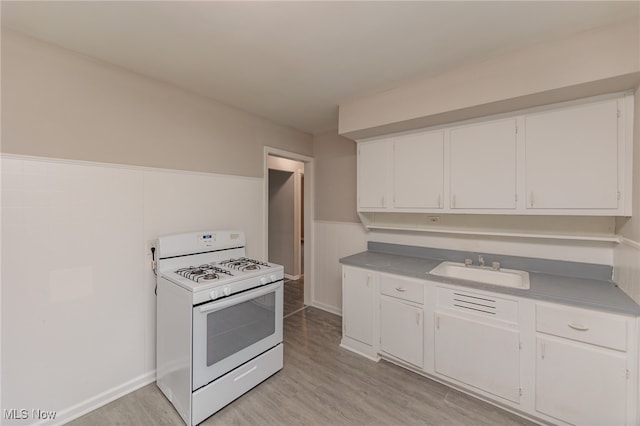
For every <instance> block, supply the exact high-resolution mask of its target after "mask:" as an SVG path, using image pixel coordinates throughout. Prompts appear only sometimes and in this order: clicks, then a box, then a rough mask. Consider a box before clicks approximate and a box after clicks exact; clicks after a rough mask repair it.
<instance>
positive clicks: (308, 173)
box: [262, 146, 315, 306]
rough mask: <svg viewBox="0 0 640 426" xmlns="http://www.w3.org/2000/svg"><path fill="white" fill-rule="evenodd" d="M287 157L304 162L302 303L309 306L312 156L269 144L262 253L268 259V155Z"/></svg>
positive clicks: (265, 163)
mask: <svg viewBox="0 0 640 426" xmlns="http://www.w3.org/2000/svg"><path fill="white" fill-rule="evenodd" d="M270 155H271V156H274V157H282V158H287V159H289V160H295V161H300V162H302V163H304V211H303V218H304V253H303V257H304V269H303V270H304V304H305V305H307V306H311V305H312V304H313V303H312V301H313V300H314V296H313V292H314V283H313V277H314V259H313V246H314V244H313V243H314V241H315V235H314V233H313V210H314V191H313V188H314V171H313V157H308V156H306V155H302V154H297V153H295V152H290V151H285V150H282V149H279V148H273V147H270V146H265V147H264V155H263V161H262V162H263V176H264V178H263V190H262V199H263V212H264V214H263V223H262V241H263V246H262V253H263V257H264V258H265V259H269V165H268V159H269V156H270Z"/></svg>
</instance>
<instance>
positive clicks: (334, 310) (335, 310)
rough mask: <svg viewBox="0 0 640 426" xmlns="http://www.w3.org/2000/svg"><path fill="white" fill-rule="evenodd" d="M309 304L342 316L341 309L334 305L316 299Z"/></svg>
mask: <svg viewBox="0 0 640 426" xmlns="http://www.w3.org/2000/svg"><path fill="white" fill-rule="evenodd" d="M311 306H313V307H314V308H318V309H322V310H323V311H327V312H329V313H332V314H335V315H338V316H342V309H340V308H336V307H335V306H331V305H327V304H324V303H321V302H318V301H315V300H314V301H313V302H311Z"/></svg>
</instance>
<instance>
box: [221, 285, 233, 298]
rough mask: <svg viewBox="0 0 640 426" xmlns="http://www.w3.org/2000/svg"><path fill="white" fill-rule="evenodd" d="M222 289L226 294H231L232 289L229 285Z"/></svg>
mask: <svg viewBox="0 0 640 426" xmlns="http://www.w3.org/2000/svg"><path fill="white" fill-rule="evenodd" d="M222 291H223V292H224V295H225V296H228V295H230V294H231V289H230V288H229V287H225V288H223V289H222Z"/></svg>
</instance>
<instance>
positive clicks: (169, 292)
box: [156, 231, 284, 425]
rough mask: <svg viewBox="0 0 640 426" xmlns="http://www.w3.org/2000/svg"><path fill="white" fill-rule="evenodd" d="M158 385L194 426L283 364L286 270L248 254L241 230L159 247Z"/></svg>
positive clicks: (170, 238)
mask: <svg viewBox="0 0 640 426" xmlns="http://www.w3.org/2000/svg"><path fill="white" fill-rule="evenodd" d="M157 251H158V261H157V267H156V269H157V275H158V277H157V285H158V287H157V380H156V381H157V384H158V387H159V388H160V389H161V390H162V392H163V393H164V394H165V396H166V397H167V398H168V399H169V401H171V403H172V404H173V405H174V407H175V408H176V410H177V411H178V413H179V414H180V416H181V417H182V419H183V420H184V421H185V423H186V424H187V425H195V424H198V423H200V422H202V421H203V420H204V419H206V418H207V417H209V416H210V415H212V414H213V413H215V412H216V411H218V410H220V409H221V408H222V407H224V406H225V405H227V404H228V403H229V402H231V401H233V400H234V399H236V398H237V397H239V396H240V395H242V394H243V393H245V392H247V391H248V390H250V389H251V388H253V387H254V386H256V385H257V384H259V383H260V382H262V381H264V380H265V379H267V378H268V377H269V376H271V375H272V374H274V373H276V372H277V371H279V370H280V369H281V368H282V365H283V361H282V360H283V351H282V305H283V302H282V299H283V297H282V295H283V293H282V291H283V290H282V288H283V287H282V283H283V277H284V270H283V268H282V266H280V265H275V264H272V263H268V262H264V261H260V260H255V259H250V258H247V257H246V255H245V236H244V233H243V232H241V231H203V232H193V233H185V234H175V235H167V236H162V237H159V238H158V241H157Z"/></svg>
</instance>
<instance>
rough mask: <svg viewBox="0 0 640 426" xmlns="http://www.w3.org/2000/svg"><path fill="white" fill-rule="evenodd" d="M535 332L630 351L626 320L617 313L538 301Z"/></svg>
mask: <svg viewBox="0 0 640 426" xmlns="http://www.w3.org/2000/svg"><path fill="white" fill-rule="evenodd" d="M536 331H539V332H542V333H547V334H552V335H554V336H560V337H566V338H568V339H573V340H577V341H580V342H585V343H591V344H594V345H599V346H604V347H607V348H611V349H617V350H620V351H626V350H627V320H626V319H625V318H624V317H621V316H617V315H612V314H606V313H602V312H594V311H590V310H587V309H580V308H570V307H566V306H559V305H547V304H537V305H536Z"/></svg>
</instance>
